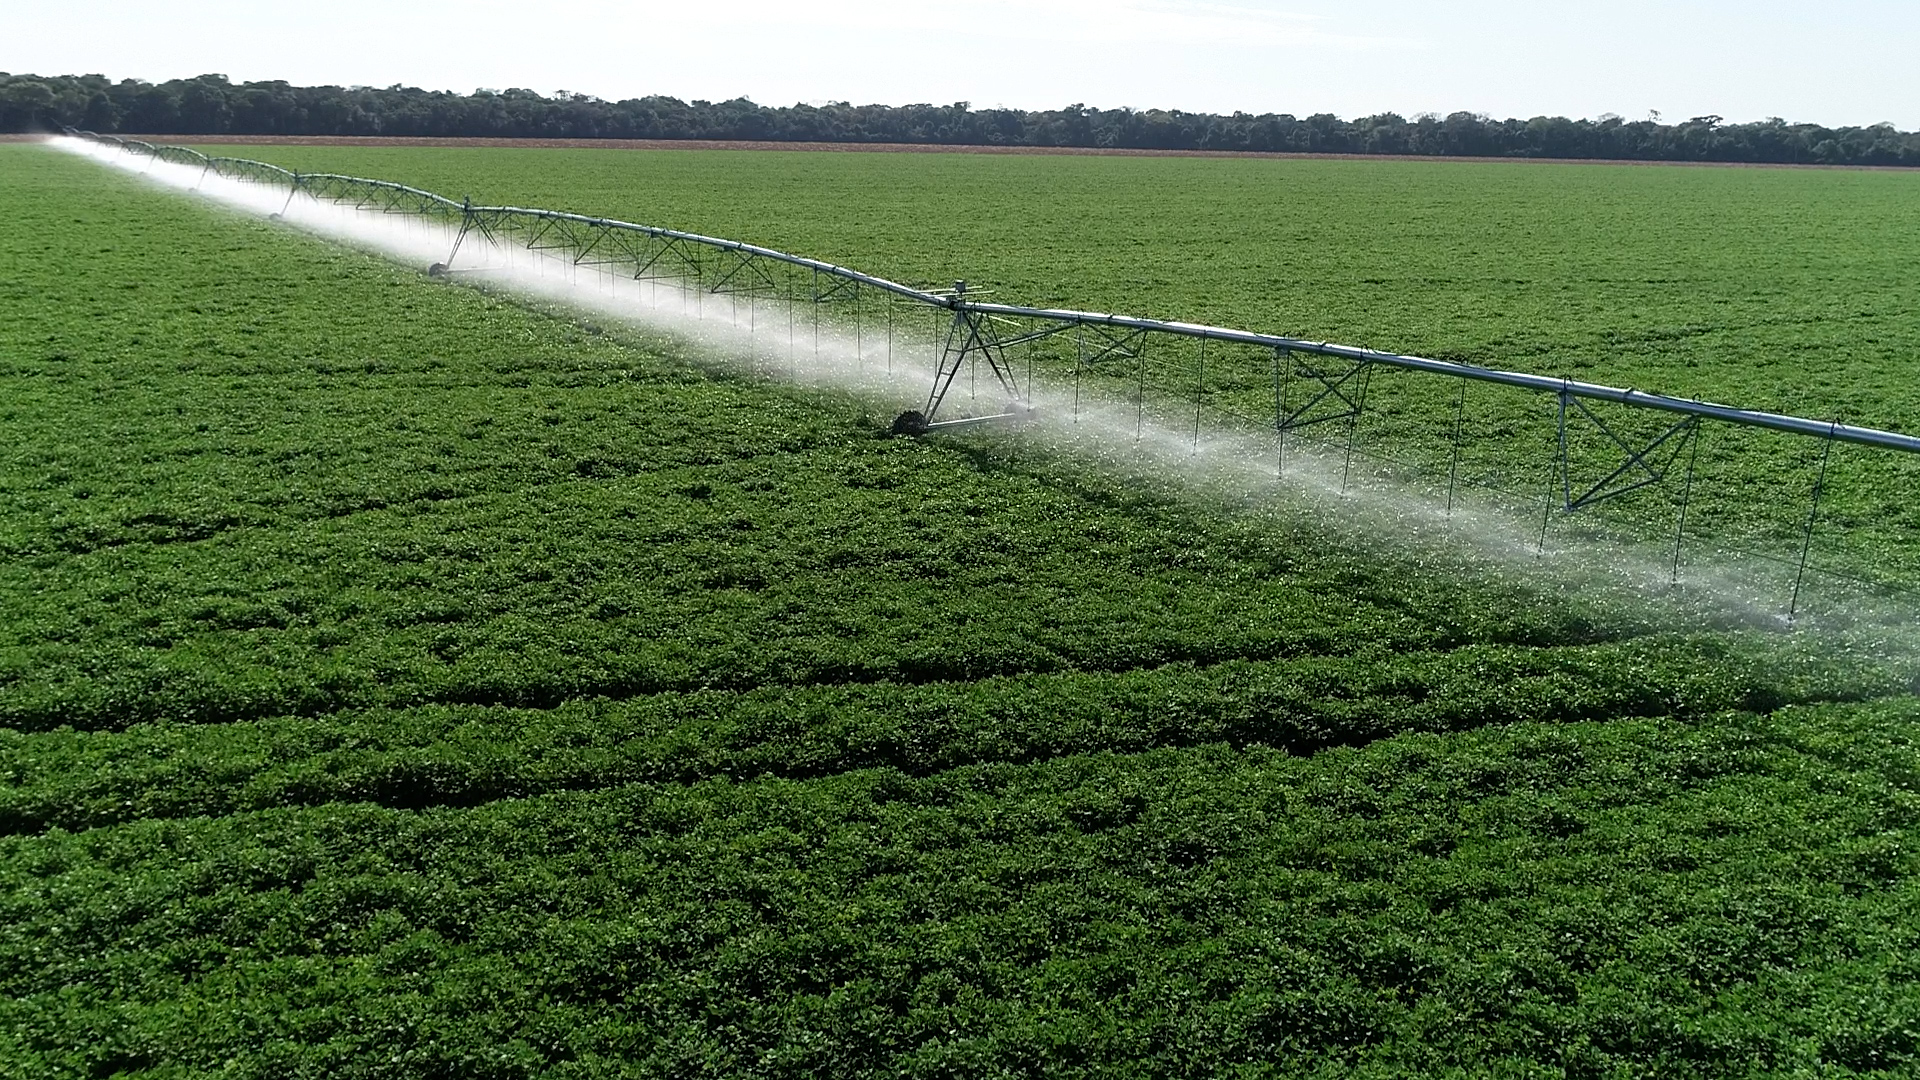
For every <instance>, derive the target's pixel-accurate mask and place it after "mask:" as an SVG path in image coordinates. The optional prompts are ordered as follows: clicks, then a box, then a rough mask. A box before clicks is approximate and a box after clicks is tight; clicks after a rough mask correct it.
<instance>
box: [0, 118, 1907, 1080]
mask: <svg viewBox="0 0 1920 1080" xmlns="http://www.w3.org/2000/svg"><path fill="white" fill-rule="evenodd" d="M555 160H556V161H557V160H561V159H555ZM0 174H3V175H4V176H5V177H6V179H7V183H6V185H5V186H4V187H0V202H3V203H4V205H5V207H6V209H7V212H8V215H9V216H8V220H9V221H10V222H11V224H10V225H9V226H8V227H7V228H6V229H5V230H3V231H0V387H3V388H4V393H3V394H0V422H4V424H5V429H6V430H7V431H8V433H9V438H8V440H7V441H6V442H5V444H4V446H0V548H4V550H5V552H6V558H5V559H4V560H0V724H4V728H5V730H4V731H0V983H4V993H0V1075H7V1076H22V1077H26V1076H33V1077H47V1076H113V1075H150V1076H189V1075H214V1074H227V1075H238V1076H266V1075H279V1076H299V1077H305V1076H314V1077H320V1076H340V1075H346V1076H366V1077H383V1076H392V1077H422V1076H460V1077H534V1076H560V1077H589V1076H615V1075H642V1076H675V1077H684V1076H802V1075H804V1076H819V1075H848V1076H855V1075H860V1076H864V1075H882V1074H885V1075H909V1076H976V1075H1064V1076H1073V1075H1129V1076H1137V1075H1159V1076H1190V1075H1314V1074H1319V1075H1335V1074H1338V1075H1379V1076H1388V1075H1395V1076H1401V1075H1404V1076H1416V1075H1418V1076H1424V1075H1433V1074H1446V1073H1448V1072H1450V1071H1451V1072H1459V1073H1473V1074H1501V1075H1581V1076H1634V1075H1645V1076H1656V1075H1675V1074H1705V1073H1712V1074H1779V1075H1785V1074H1796V1075H1848V1074H1874V1073H1880V1074H1883V1075H1889V1076H1892V1075H1904V1074H1909V1073H1911V1071H1912V1070H1913V1069H1914V1068H1916V1067H1920V990H1916V983H1915V980H1916V977H1920V970H1916V966H1915V962H1914V960H1913V957H1914V956H1915V955H1917V954H1920V951H1917V950H1920V941H1916V940H1915V936H1916V934H1917V933H1920V930H1916V928H1917V927H1920V908H1917V905H1920V892H1916V890H1915V885H1914V881H1915V876H1914V870H1915V865H1914V855H1913V845H1914V837H1915V835H1916V829H1917V828H1920V817H1917V816H1916V815H1920V794H1916V792H1915V790H1914V784H1915V781H1916V778H1917V777H1920V773H1917V772H1916V769H1917V768H1920V759H1916V757H1915V747H1914V745H1913V739H1912V723H1913V719H1914V717H1915V715H1916V712H1920V702H1916V699H1915V698H1914V696H1913V694H1914V691H1915V680H1914V665H1913V664H1912V663H1911V662H1910V660H1909V659H1908V654H1906V653H1904V652H1903V651H1901V649H1900V648H1899V647H1898V646H1899V643H1898V642H1897V641H1889V640H1884V639H1866V638H1860V637H1847V636H1824V635H1820V634H1798V635H1794V634H1784V633H1780V632H1776V631H1763V630H1743V629H1739V628H1737V627H1731V626H1727V625H1722V624H1719V623H1716V622H1713V621H1711V620H1703V619H1700V618H1697V617H1695V616H1694V615H1692V614H1690V613H1685V612H1681V611H1679V610H1678V609H1671V608H1667V607H1663V606H1662V605H1661V604H1660V603H1658V602H1650V601H1647V600H1644V599H1641V598H1637V597H1633V596H1628V595H1622V594H1617V593H1606V592H1604V591H1601V592H1589V591H1586V590H1581V589H1573V588H1568V589H1565V590H1561V589H1556V588H1553V587H1551V585H1550V584H1549V583H1548V581H1547V580H1546V579H1543V578H1540V577H1538V576H1528V575H1524V574H1507V573H1504V572H1502V571H1501V570H1500V569H1499V568H1497V567H1488V566H1478V567H1475V566H1472V565H1465V566H1463V565H1461V564H1459V563H1458V562H1456V561H1451V560H1449V559H1447V558H1444V557H1442V556H1440V555H1437V554H1433V553H1426V552H1423V550H1421V549H1419V548H1417V547H1411V548H1409V547H1402V546H1399V545H1396V544H1394V543H1392V542H1391V540H1390V538H1381V542H1378V543H1374V544H1369V543H1367V542H1365V541H1364V538H1355V537H1353V536H1349V535H1347V534H1344V533H1340V532H1338V531H1329V530H1326V529H1322V528H1319V527H1316V526H1315V525H1314V523H1313V522H1312V521H1310V520H1304V519H1302V518H1300V517H1299V516H1297V515H1286V514H1264V513H1239V512H1234V511H1232V510H1231V509H1230V508H1225V507H1221V506H1217V505H1213V504H1212V503H1210V502H1208V501H1207V500H1204V499H1183V498H1180V497H1178V496H1177V495H1175V494H1172V493H1169V492H1166V491H1163V490H1159V489H1155V488H1151V487H1139V486H1135V485H1133V484H1130V483H1127V482H1125V481H1123V480H1121V479H1119V478H1115V477H1111V476H1103V475H1099V474H1094V473H1088V472H1087V471H1085V470H1080V469H1077V468H1074V467H1072V466H1071V465H1070V464H1063V463H1061V462H1058V461H1054V460H1050V459H1048V458H1047V457H1045V456H1044V455H1040V454H1035V453H1031V452H1025V453H1023V452H1019V451H1010V450H1007V449H1005V448H1000V447H996V446H995V445H994V444H992V443H990V442H989V443H986V444H968V443H965V442H958V441H954V442H942V441H936V440H929V441H925V442H916V441H910V440H895V439H890V438H887V437H886V431H885V429H886V424H887V420H888V418H889V414H884V413H883V411H881V410H877V409H875V408H874V407H873V405H872V404H871V403H868V402H862V401H859V400H854V399H851V398H848V397H846V396H843V395H839V394H836V393H833V392H828V391H801V390H795V389H790V388H780V387H776V386H769V385H765V384H762V383H758V382H755V381H752V380H749V379H745V378H739V377H735V376H732V375H729V374H727V373H725V372H723V371H717V370H713V369H710V368H706V367H702V366H699V365H697V364H695V363H692V362H690V361H688V360H687V359H685V358H684V357H683V356H682V355H681V354H679V353H678V352H676V350H675V348H674V347H673V345H672V344H671V343H670V342H663V341H654V340H649V339H647V338H645V337H644V336H641V335H639V334H637V333H628V332H624V331H613V330H609V329H607V328H605V327H600V326H594V325H590V324H587V323H583V322H581V321H578V320H575V319H571V318H568V317H565V316H564V315H562V314H559V313H554V312H547V311H541V310H535V309H531V308H527V307H522V306H516V305H514V304H510V303H506V302H504V301H503V300H502V299H500V298H498V297H494V296H489V295H487V294H486V293H484V292H481V291H478V290H472V289H464V288H447V287H444V286H441V285H438V284H433V283H429V282H428V281H426V280H425V279H424V277H423V276H422V275H420V274H419V273H418V272H416V271H413V270H409V269H406V268H400V267H394V266H391V265H387V264H385V263H382V262H380V261H378V260H375V259H373V258H371V257H368V256H364V255H361V254H358V253H354V252H350V251H345V250H341V249H336V248H330V247H327V246H324V245H321V244H319V243H316V242H314V241H312V240H309V239H306V238H303V237H300V236H298V235H293V234H290V233H287V232H284V231H281V230H276V229H274V228H272V227H270V226H268V225H266V224H264V223H259V222H251V221H245V220H239V219H235V218H230V217H224V216H221V215H219V214H217V213H214V212H210V211H209V210H207V209H206V208H204V207H201V206H196V205H194V204H192V203H189V202H187V201H184V200H175V199H170V198H163V197H161V196H159V195H157V194H155V193H152V192H148V191H143V190H142V189H141V188H140V187H139V185H138V184H137V183H136V182H135V181H132V180H130V179H127V178H123V177H117V176H115V175H112V174H108V173H105V172H102V171H99V170H97V169H95V167H93V166H91V165H89V164H87V163H85V162H81V161H77V160H71V159H67V158H64V157H60V156H57V155H55V154H52V153H50V152H47V151H44V150H42V149H39V148H34V147H12V148H0ZM402 178H403V179H404V178H405V177H402ZM542 201H547V202H553V201H566V200H556V199H545V200H542Z"/></svg>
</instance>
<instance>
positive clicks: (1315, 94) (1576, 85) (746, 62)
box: [0, 0, 1920, 130]
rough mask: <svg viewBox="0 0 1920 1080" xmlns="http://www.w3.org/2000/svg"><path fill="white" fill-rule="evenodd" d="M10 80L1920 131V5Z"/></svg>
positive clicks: (178, 35) (96, 45) (636, 15)
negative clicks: (1767, 121)
mask: <svg viewBox="0 0 1920 1080" xmlns="http://www.w3.org/2000/svg"><path fill="white" fill-rule="evenodd" d="M0 70H6V71H11V72H15V73H20V72H29V71H30V72H36V73H40V74H79V73H88V72H97V73H101V74H105V75H108V76H110V77H112V78H114V79H120V78H125V77H129V76H132V77H137V78H144V79H149V80H154V81H159V80H164V79H168V78H174V77H180V76H190V75H198V74H201V73H205V72H219V73H221V74H225V75H228V76H230V77H231V78H233V79H235V80H236V81H241V80H250V79H273V78H279V79H286V80H288V81H290V82H294V83H302V84H313V83H335V84H341V85H368V86H387V85H390V84H393V83H404V84H406V85H409V86H421V87H426V88H428V89H445V90H458V91H461V92H467V91H471V90H473V89H474V88H475V87H482V86H485V87H492V88H496V89H504V88H506V87H510V86H521V87H527V88H530V89H534V90H538V91H540V92H541V93H552V92H553V91H555V90H571V91H575V92H578V93H589V94H594V95H597V96H600V97H604V98H609V99H619V98H625V97H639V96H644V95H647V94H667V95H671V96H674V97H679V98H683V99H687V100H692V99H696V98H706V99H709V100H715V101H718V100H722V99H726V98H733V97H741V96H745V97H750V98H752V99H753V100H755V101H757V102H760V103H762V104H768V105H790V104H793V103H795V102H800V101H809V102H816V103H818V102H826V101H835V100H845V101H853V102H855V103H861V104H864V103H870V102H880V103H885V104H892V105H901V104H907V103H912V102H931V103H936V104H947V103H951V102H955V101H970V102H972V103H973V104H974V105H976V106H985V105H1007V106H1013V107H1018V108H1029V109H1032V108H1058V107H1060V106H1062V105H1066V104H1070V103H1073V102H1083V103H1086V104H1089V105H1097V106H1101V107H1105V108H1112V107H1117V106H1122V105H1126V106H1132V107H1134V108H1152V107H1163V108H1181V109H1189V110H1195V111H1206V112H1231V111H1233V110H1235V109H1243V110H1246V111H1248V112H1255V113H1259V112H1290V113H1293V114H1295V115H1298V116H1306V115H1308V114H1311V113H1316V112H1331V113H1337V114H1339V115H1341V116H1343V117H1349V118H1351V117H1356V116H1362V115H1366V114H1369V113H1376V112H1383V111H1388V110H1391V111H1394V112H1399V113H1402V114H1404V115H1407V116H1412V115H1414V114H1417V113H1421V112H1428V111H1431V112H1437V113H1443V114H1444V113H1448V112H1452V111H1455V110H1461V109H1465V110H1468V111H1472V112H1482V113H1488V114H1491V115H1493V116H1496V117H1502V118H1504V117H1508V116H1518V117H1523V118H1524V117H1530V116H1536V115H1541V114H1548V115H1565V116H1574V117H1581V116H1599V115H1601V114H1602V113H1607V112H1614V113H1619V114H1621V115H1623V116H1626V117H1627V118H1629V119H1640V118H1642V117H1644V116H1646V115H1647V113H1648V112H1649V111H1650V110H1658V111H1659V112H1660V113H1661V115H1662V116H1663V117H1664V118H1665V119H1666V120H1668V121H1673V120H1684V119H1686V118H1688V117H1691V116H1699V115H1705V114H1709V113H1713V114H1718V115H1721V116H1724V117H1726V118H1727V119H1728V120H1735V121H1744V120H1757V119H1761V118H1764V117H1767V116H1784V117H1786V118H1788V119H1790V120H1807V121H1814V122H1818V123H1824V124H1829V125H1841V124H1871V123H1877V122H1881V121H1889V122H1892V123H1894V124H1896V125H1898V126H1899V127H1901V128H1903V129H1906V130H1913V129H1916V128H1920V0H1824V2H1818V3H1815V2H1784V0H1668V2H1661V0H1608V2H1599V3H1588V2H1552V0H1542V2H1533V3H1529V2H1524V0H1457V2H1444V3H1418V2H1414V0H1346V2H1335V0H1228V2H1220V3H1175V2H1171V0H1025V2H1015V0H951V2H949V3H944V4H932V3H885V2H881V0H703V2H695V3H684V4H668V3H659V2H656V0H639V2H628V3H615V2H610V0H543V2H540V3H508V2H504V0H460V2H458V3H453V2H448V0H414V2H407V0H385V2H381V0H329V2H327V3H313V2H301V0H292V2H286V0H280V2H275V3H264V2H261V3H243V2H239V0H165V2H155V0H141V2H133V0H91V2H89V3H84V4H82V3H70V4H51V3H47V2H46V0H0Z"/></svg>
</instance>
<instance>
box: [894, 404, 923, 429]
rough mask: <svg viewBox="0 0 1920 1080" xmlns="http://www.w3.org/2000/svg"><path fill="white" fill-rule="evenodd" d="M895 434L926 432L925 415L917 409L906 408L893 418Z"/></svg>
mask: <svg viewBox="0 0 1920 1080" xmlns="http://www.w3.org/2000/svg"><path fill="white" fill-rule="evenodd" d="M893 433H894V434H895V435H925V434H926V433H927V418H926V415H925V414H923V413H922V412H920V410H918V409H908V410H907V411H906V412H903V413H901V414H900V415H899V416H896V417H894V418H893Z"/></svg>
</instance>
